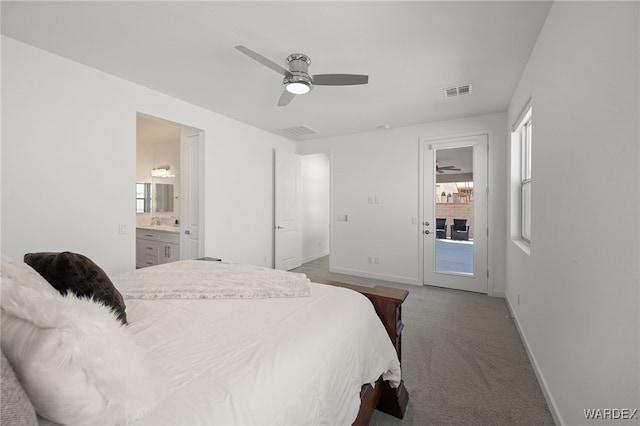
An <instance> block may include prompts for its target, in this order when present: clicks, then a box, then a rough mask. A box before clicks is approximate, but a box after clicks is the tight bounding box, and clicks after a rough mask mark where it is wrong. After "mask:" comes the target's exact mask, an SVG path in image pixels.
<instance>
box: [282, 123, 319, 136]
mask: <svg viewBox="0 0 640 426" xmlns="http://www.w3.org/2000/svg"><path fill="white" fill-rule="evenodd" d="M281 132H282V133H284V134H286V135H288V136H293V137H294V138H301V137H304V136H310V135H317V134H318V131H317V130H314V129H312V128H311V127H309V126H307V125H306V124H303V125H302V126H296V127H289V128H287V129H282V130H281Z"/></svg>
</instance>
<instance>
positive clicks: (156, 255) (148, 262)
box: [136, 228, 180, 268]
mask: <svg viewBox="0 0 640 426" xmlns="http://www.w3.org/2000/svg"><path fill="white" fill-rule="evenodd" d="M177 260H180V233H179V231H178V230H177V229H176V231H165V230H159V229H149V228H137V229H136V268H144V267H146V266H153V265H160V264H162V263H169V262H175V261H177Z"/></svg>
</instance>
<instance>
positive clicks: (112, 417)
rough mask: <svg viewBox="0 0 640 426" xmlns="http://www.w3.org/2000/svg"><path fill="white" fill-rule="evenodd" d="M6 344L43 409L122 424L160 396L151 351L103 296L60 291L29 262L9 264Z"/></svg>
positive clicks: (4, 299)
mask: <svg viewBox="0 0 640 426" xmlns="http://www.w3.org/2000/svg"><path fill="white" fill-rule="evenodd" d="M1 272H2V273H1V275H2V294H1V299H0V300H1V305H2V333H1V342H2V351H3V352H4V353H5V355H6V356H7V358H8V360H9V362H10V364H11V366H12V367H13V369H14V370H15V371H16V374H17V376H18V378H19V379H20V382H21V383H22V385H23V387H24V388H25V391H26V392H27V395H29V398H30V399H31V402H32V403H33V406H34V407H35V409H36V411H37V412H38V414H40V415H41V416H43V417H46V418H47V419H49V420H53V421H54V422H57V423H61V424H67V425H85V424H86V425H89V424H92V425H95V424H101V425H116V424H123V423H129V422H131V421H132V420H134V419H136V418H138V417H140V416H142V415H144V414H145V413H146V412H147V411H148V410H149V409H150V408H151V406H152V404H153V401H154V393H153V382H152V378H151V375H150V373H149V370H148V367H147V364H146V362H145V354H144V352H143V351H142V350H141V349H140V348H139V347H138V346H137V345H136V344H135V342H134V341H133V339H132V336H131V335H130V334H129V332H128V330H127V329H126V327H124V326H123V325H122V324H121V323H120V322H119V321H118V320H117V319H116V317H115V316H114V315H113V313H112V312H111V311H110V310H109V308H108V307H106V306H104V305H103V304H101V303H96V302H93V301H92V300H88V299H78V298H77V297H76V296H75V295H73V294H71V293H70V294H68V295H66V296H61V295H60V293H58V291H57V290H55V289H54V288H53V287H52V286H51V285H50V284H49V283H48V282H47V281H45V280H44V278H42V277H41V276H40V275H39V274H38V273H37V272H36V271H35V270H33V269H32V268H31V267H30V266H29V265H27V264H25V263H12V264H3V265H2V271H1Z"/></svg>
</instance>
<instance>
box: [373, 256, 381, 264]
mask: <svg viewBox="0 0 640 426" xmlns="http://www.w3.org/2000/svg"><path fill="white" fill-rule="evenodd" d="M373 263H375V264H376V265H379V264H380V258H378V257H374V258H373Z"/></svg>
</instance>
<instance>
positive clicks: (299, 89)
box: [286, 81, 311, 95]
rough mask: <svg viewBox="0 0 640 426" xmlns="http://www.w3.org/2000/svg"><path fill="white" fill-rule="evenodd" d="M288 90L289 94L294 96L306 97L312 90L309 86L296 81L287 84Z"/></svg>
mask: <svg viewBox="0 0 640 426" xmlns="http://www.w3.org/2000/svg"><path fill="white" fill-rule="evenodd" d="M286 89H287V92H289V93H293V94H294V95H304V94H305V93H308V92H309V90H311V88H310V87H309V85H308V84H306V83H304V82H300V81H294V82H291V83H289V84H287V86H286Z"/></svg>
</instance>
